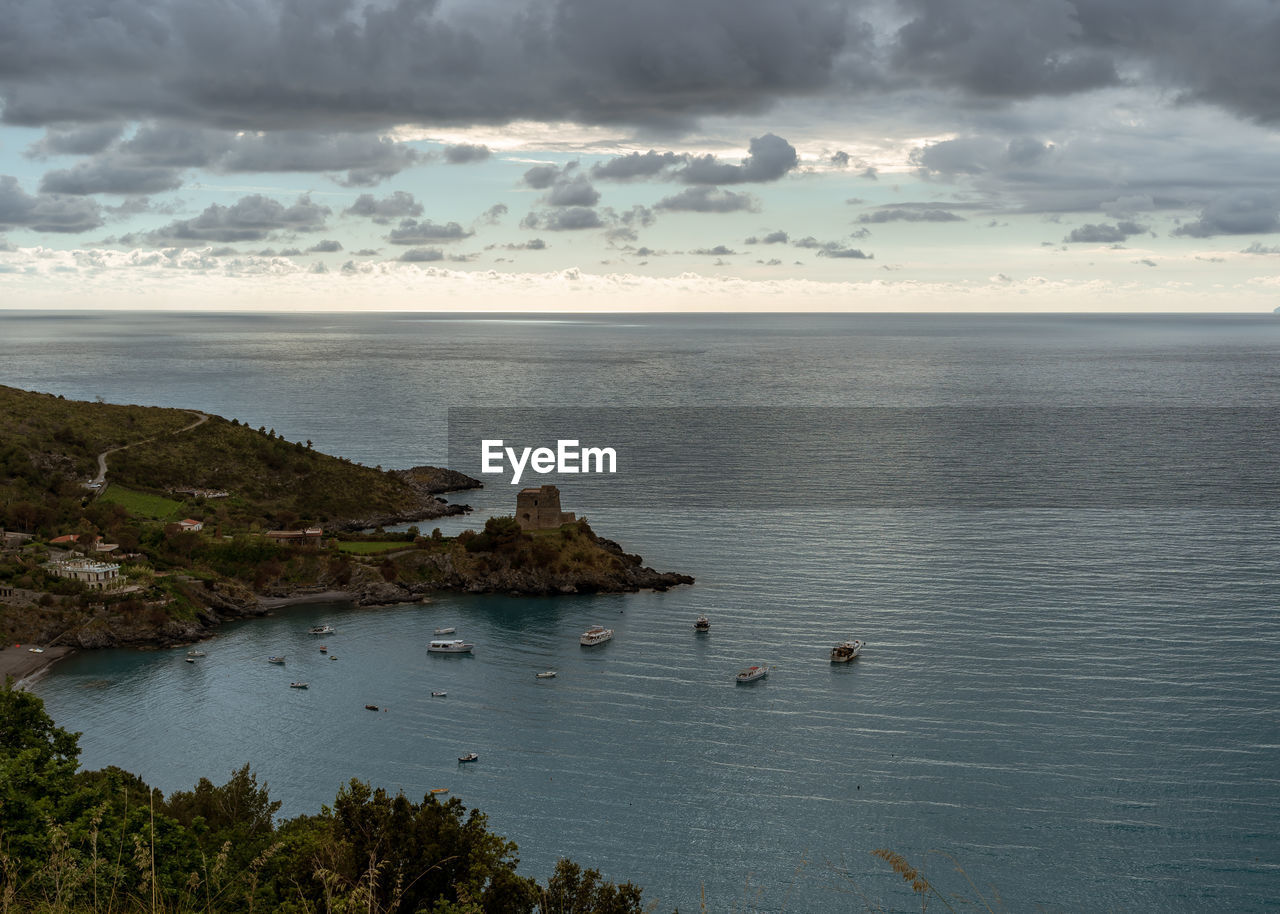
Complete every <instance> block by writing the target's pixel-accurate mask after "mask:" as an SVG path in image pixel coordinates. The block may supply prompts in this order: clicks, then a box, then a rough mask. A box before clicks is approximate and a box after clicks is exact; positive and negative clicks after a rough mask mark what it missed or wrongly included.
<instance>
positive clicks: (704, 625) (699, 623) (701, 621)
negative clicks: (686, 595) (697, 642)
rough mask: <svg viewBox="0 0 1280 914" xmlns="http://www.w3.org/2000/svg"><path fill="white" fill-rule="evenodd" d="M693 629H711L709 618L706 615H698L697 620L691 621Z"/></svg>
mask: <svg viewBox="0 0 1280 914" xmlns="http://www.w3.org/2000/svg"><path fill="white" fill-rule="evenodd" d="M693 630H694V631H695V632H709V631H711V620H710V619H708V618H707V617H706V616H698V618H697V620H696V621H695V622H694V623H693Z"/></svg>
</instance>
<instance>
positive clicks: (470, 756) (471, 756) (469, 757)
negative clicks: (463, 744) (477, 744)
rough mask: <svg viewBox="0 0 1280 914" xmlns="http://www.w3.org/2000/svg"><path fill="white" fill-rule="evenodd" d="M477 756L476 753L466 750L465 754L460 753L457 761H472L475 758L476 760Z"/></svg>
mask: <svg viewBox="0 0 1280 914" xmlns="http://www.w3.org/2000/svg"><path fill="white" fill-rule="evenodd" d="M479 758H480V756H478V755H476V754H475V753H474V752H468V753H467V754H466V755H460V756H458V761H459V762H474V761H476V760H477V759H479Z"/></svg>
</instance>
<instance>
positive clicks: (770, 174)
mask: <svg viewBox="0 0 1280 914" xmlns="http://www.w3.org/2000/svg"><path fill="white" fill-rule="evenodd" d="M799 162H800V160H799V158H798V157H797V155H796V148H795V147H794V146H792V145H791V144H790V143H788V142H787V141H786V140H784V139H783V138H782V137H780V136H775V135H774V134H772V133H766V134H765V135H764V136H759V137H753V138H752V140H751V144H750V151H749V154H748V155H747V157H746V158H745V159H743V160H742V164H741V165H729V164H727V163H725V162H721V161H719V160H718V159H717V158H716V157H715V156H713V155H711V154H707V155H704V156H694V157H691V158H690V159H689V160H688V164H686V165H685V166H684V168H681V169H680V170H679V171H677V172H676V173H675V176H676V177H677V178H678V179H680V180H681V181H683V182H684V183H686V184H746V183H755V182H764V181H776V180H778V179H779V178H781V177H782V176H783V175H785V174H786V173H787V172H789V171H790V170H791V169H793V168H795V167H796V165H798V164H799Z"/></svg>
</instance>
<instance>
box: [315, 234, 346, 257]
mask: <svg viewBox="0 0 1280 914" xmlns="http://www.w3.org/2000/svg"><path fill="white" fill-rule="evenodd" d="M341 250H342V242H341V241H337V240H335V239H333V238H326V239H325V240H324V241H317V242H316V243H315V244H313V245H311V247H309V248H307V250H306V253H308V254H335V253H337V252H338V251H341Z"/></svg>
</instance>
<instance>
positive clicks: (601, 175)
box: [591, 149, 689, 181]
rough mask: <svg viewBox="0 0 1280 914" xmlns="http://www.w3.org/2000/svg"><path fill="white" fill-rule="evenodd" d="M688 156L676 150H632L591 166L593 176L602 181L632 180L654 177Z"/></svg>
mask: <svg viewBox="0 0 1280 914" xmlns="http://www.w3.org/2000/svg"><path fill="white" fill-rule="evenodd" d="M688 158H689V157H688V156H685V155H680V154H677V153H674V152H656V151H654V150H652V149H650V150H649V151H648V152H632V153H628V154H627V155H622V156H615V157H614V158H612V159H610V160H609V161H607V162H597V163H596V164H595V165H592V166H591V177H593V178H597V179H599V180H601V181H632V180H635V179H637V178H653V177H656V176H658V175H660V174H662V173H663V172H664V171H669V170H671V169H674V168H676V167H678V166H680V165H683V164H684V163H685V162H687V161H688Z"/></svg>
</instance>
